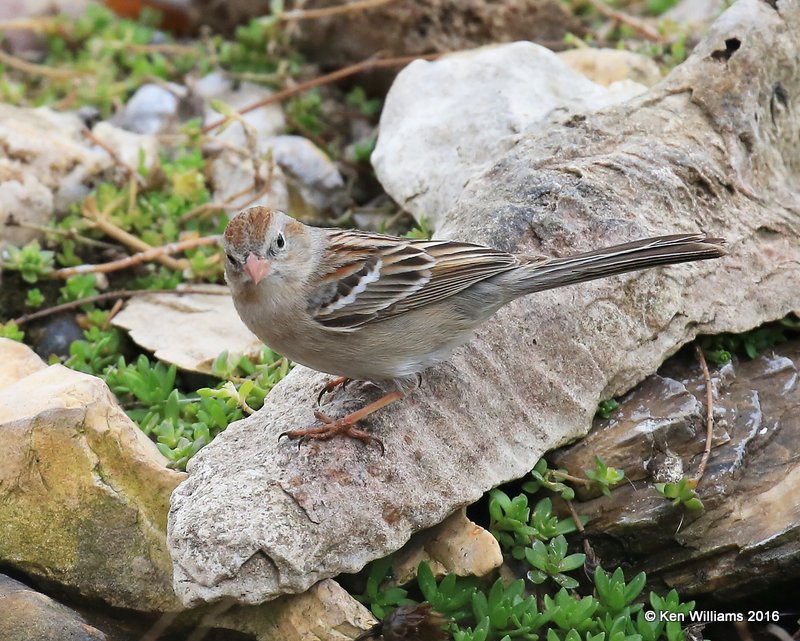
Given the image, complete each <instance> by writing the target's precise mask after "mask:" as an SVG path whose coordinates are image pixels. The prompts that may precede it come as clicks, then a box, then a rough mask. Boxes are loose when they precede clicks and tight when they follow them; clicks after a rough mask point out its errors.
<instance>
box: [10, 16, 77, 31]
mask: <svg viewBox="0 0 800 641" xmlns="http://www.w3.org/2000/svg"><path fill="white" fill-rule="evenodd" d="M23 30H24V31H35V32H42V33H49V32H58V31H64V28H63V27H62V26H61V25H59V24H58V23H57V22H56V21H55V20H53V18H52V17H51V16H39V17H35V18H13V19H11V20H0V31H23Z"/></svg>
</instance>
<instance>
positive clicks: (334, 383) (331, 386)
mask: <svg viewBox="0 0 800 641" xmlns="http://www.w3.org/2000/svg"><path fill="white" fill-rule="evenodd" d="M351 380H352V379H349V378H347V377H346V376H337V377H336V378H332V379H331V380H329V381H328V382H327V383H325V385H323V386H322V389H321V390H320V391H319V395H318V396H317V407H319V406H320V405H322V397H323V396H325V394H330V393H331V392H332V391H333V390H335V389H336V388H337V387H339V386H341V388H342V389H344V388H345V387H347V384H348V383H349V382H350V381H351Z"/></svg>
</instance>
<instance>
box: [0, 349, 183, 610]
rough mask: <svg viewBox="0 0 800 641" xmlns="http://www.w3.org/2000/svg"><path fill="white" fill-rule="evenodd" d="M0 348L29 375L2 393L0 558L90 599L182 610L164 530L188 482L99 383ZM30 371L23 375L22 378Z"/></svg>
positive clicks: (4, 359) (4, 357)
mask: <svg viewBox="0 0 800 641" xmlns="http://www.w3.org/2000/svg"><path fill="white" fill-rule="evenodd" d="M31 354H32V352H29V353H27V354H26V353H25V352H24V350H20V348H19V347H18V346H16V345H14V346H11V347H9V346H8V342H6V341H3V342H2V343H0V362H4V363H6V367H8V363H10V362H13V361H17V362H19V363H21V364H23V365H21V366H20V367H19V368H18V371H19V372H20V374H21V375H23V376H22V378H20V379H19V380H18V381H17V382H15V383H10V384H7V385H5V386H4V387H3V388H2V389H0V451H2V452H3V457H2V459H0V562H2V563H3V564H4V565H6V566H10V567H13V568H15V569H16V570H18V571H21V572H24V573H26V574H28V575H29V576H31V577H34V578H35V579H37V580H39V581H43V582H46V583H53V584H56V585H59V586H62V587H63V588H64V589H66V590H68V591H71V592H74V593H76V594H81V595H83V596H85V597H90V598H95V599H102V600H103V601H105V602H106V603H109V604H111V605H115V606H119V607H127V608H132V609H136V610H144V611H163V610H177V609H181V606H180V604H179V603H178V602H177V601H176V599H175V595H174V594H173V592H172V587H171V582H172V566H171V562H170V559H169V556H168V554H167V550H166V545H165V540H164V529H165V526H166V523H165V519H166V514H167V503H168V499H169V494H170V492H172V490H173V489H174V487H175V486H176V485H177V484H178V483H179V482H180V481H181V480H182V479H183V478H184V476H185V475H184V474H183V473H181V472H175V471H172V470H168V469H167V468H166V466H165V464H166V461H165V459H164V458H163V457H162V456H161V454H160V453H159V452H158V450H157V449H156V447H155V445H154V444H153V443H152V442H151V441H150V440H148V438H147V437H146V436H145V435H144V434H143V433H142V432H141V430H139V428H138V427H136V425H134V424H133V422H132V421H131V420H130V419H129V418H128V417H127V416H126V415H125V413H124V412H123V411H122V409H121V408H120V407H119V406H118V405H117V403H116V400H115V399H114V397H113V395H112V394H111V392H110V391H109V389H108V388H107V387H106V385H105V383H104V382H103V381H101V380H100V379H98V378H95V377H93V376H88V375H86V374H81V373H78V372H74V371H72V370H69V369H67V368H65V367H63V366H61V365H52V366H50V367H46V368H32V371H26V369H25V367H24V363H30V362H31V360H32V358H33V357H32V356H31ZM26 374H27V375H26Z"/></svg>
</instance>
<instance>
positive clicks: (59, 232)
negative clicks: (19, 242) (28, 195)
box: [5, 214, 117, 249]
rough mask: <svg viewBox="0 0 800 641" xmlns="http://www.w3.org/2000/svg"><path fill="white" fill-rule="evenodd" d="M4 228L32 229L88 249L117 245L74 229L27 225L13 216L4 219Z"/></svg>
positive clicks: (108, 247) (110, 247) (111, 247)
mask: <svg viewBox="0 0 800 641" xmlns="http://www.w3.org/2000/svg"><path fill="white" fill-rule="evenodd" d="M5 226H6V227H22V228H23V229H32V230H34V231H38V232H42V233H43V234H52V235H53V236H61V237H62V238H66V239H68V240H74V241H75V242H76V243H83V244H84V245H89V246H90V247H100V248H102V249H115V248H116V247H117V245H114V244H112V243H106V242H104V241H102V240H96V239H94V238H89V237H88V236H82V235H81V234H79V233H78V232H77V231H76V230H75V229H58V228H57V227H47V226H45V225H37V224H36V223H29V222H28V221H27V220H17V219H15V218H14V215H13V214H12V215H10V216H9V217H8V218H6V222H5Z"/></svg>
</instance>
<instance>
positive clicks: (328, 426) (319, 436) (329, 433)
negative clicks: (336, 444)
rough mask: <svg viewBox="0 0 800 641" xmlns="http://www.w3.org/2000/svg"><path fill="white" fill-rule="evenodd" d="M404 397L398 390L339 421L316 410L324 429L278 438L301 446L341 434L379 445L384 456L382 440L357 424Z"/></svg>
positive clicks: (292, 433)
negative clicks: (309, 441)
mask: <svg viewBox="0 0 800 641" xmlns="http://www.w3.org/2000/svg"><path fill="white" fill-rule="evenodd" d="M404 396H405V394H403V393H402V392H400V391H397V390H395V391H394V392H389V393H388V394H386V395H385V396H382V397H381V398H379V399H378V400H377V401H373V402H372V403H370V404H369V405H366V406H364V407H362V408H361V409H360V410H358V411H356V412H353V413H352V414H348V415H347V416H343V417H342V418H337V419H333V418H331V417H330V416H328V415H327V414H323V413H322V412H320V411H319V410H315V411H314V416H316V417H317V418H318V419H319V420H320V421H322V422H323V423H324V425H323V426H322V427H312V428H309V429H305V430H290V431H288V432H283V433H282V434H281V435H280V436H279V437H278V438H279V439H280V438H282V437H284V436H285V437H286V438H288V439H289V440H292V441H293V440H295V439H300V442H299V443H298V446H299V445H301V444H302V443H303V442H304V441H307V440H316V441H328V440H330V439H332V438H333V437H335V436H338V435H339V434H341V435H343V436H349V437H350V438H354V439H356V440H358V441H361V442H362V443H364V444H365V445H369V444H370V443H377V444H378V445H379V446H380V448H381V454H383V453H384V451H385V449H384V447H383V443H382V442H381V440H380V439H379V438H377V437H375V436H372V435H371V434H369V433H367V432H365V431H364V430H361V429H358V428H357V427H355V424H356V423H358V422H359V421H360V420H363V419H365V418H366V417H367V416H369V415H370V414H372V413H374V412H377V411H378V410H379V409H383V408H384V407H386V406H387V405H391V404H392V403H394V402H395V401H399V400H400V399H401V398H403V397H404Z"/></svg>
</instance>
